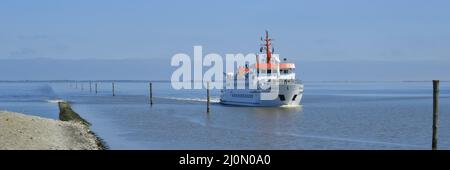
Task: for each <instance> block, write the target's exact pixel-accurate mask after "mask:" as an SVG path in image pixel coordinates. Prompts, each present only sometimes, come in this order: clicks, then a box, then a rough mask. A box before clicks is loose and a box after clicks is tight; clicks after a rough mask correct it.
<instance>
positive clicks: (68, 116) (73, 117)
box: [58, 102, 108, 150]
mask: <svg viewBox="0 0 450 170" xmlns="http://www.w3.org/2000/svg"><path fill="white" fill-rule="evenodd" d="M58 106H59V119H60V120H62V121H75V122H80V123H81V124H83V125H85V126H86V127H89V126H91V123H89V122H88V121H87V120H85V119H83V118H82V117H81V116H80V115H79V114H78V113H76V112H75V111H74V110H73V109H72V107H71V106H70V104H69V103H68V102H58ZM90 133H91V134H92V135H94V136H95V137H96V143H97V145H98V146H99V147H100V148H102V149H103V150H105V149H108V146H107V145H106V143H105V142H104V141H103V139H101V138H100V137H99V136H98V135H97V134H95V133H94V132H92V131H90Z"/></svg>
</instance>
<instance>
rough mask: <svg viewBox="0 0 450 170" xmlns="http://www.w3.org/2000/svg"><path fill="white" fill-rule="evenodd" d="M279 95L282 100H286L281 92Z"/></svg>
mask: <svg viewBox="0 0 450 170" xmlns="http://www.w3.org/2000/svg"><path fill="white" fill-rule="evenodd" d="M278 97H279V98H280V100H281V101H285V100H286V99H285V98H284V95H282V94H280V95H278Z"/></svg>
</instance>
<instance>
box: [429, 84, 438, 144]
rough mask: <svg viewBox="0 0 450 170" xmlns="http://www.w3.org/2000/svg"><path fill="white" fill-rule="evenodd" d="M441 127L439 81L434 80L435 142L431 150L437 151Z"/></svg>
mask: <svg viewBox="0 0 450 170" xmlns="http://www.w3.org/2000/svg"><path fill="white" fill-rule="evenodd" d="M438 127H439V80H433V141H432V144H431V149H433V150H437V142H438Z"/></svg>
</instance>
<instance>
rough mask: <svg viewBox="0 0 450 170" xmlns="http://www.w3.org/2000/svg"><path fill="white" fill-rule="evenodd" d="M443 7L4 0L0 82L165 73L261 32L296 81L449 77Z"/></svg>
mask: <svg viewBox="0 0 450 170" xmlns="http://www.w3.org/2000/svg"><path fill="white" fill-rule="evenodd" d="M448 6H450V1H444V0H429V1H425V0H396V1H389V0H379V1H370V0H342V1H325V0H318V1H306V0H302V1H282V2H279V1H270V0H258V1H256V0H250V1H236V0H231V1H214V2H212V1H204V0H193V1H182V0H170V1H160V2H155V1H133V2H129V1H115V0H114V1H106V0H100V1H87V0H80V1H71V2H69V1H51V0H42V1H28V2H25V1H15V0H14V1H12V0H5V1H2V2H0V22H1V23H2V27H0V71H1V72H0V80H26V79H28V80H42V79H83V77H89V79H124V78H125V79H128V78H129V79H170V74H171V71H172V70H173V69H174V68H173V67H170V62H169V61H170V58H171V57H172V56H173V55H175V54H177V53H186V54H191V53H192V52H193V46H195V45H202V46H203V49H204V54H207V53H218V54H221V55H223V54H227V53H234V54H235V53H244V54H247V53H254V52H257V51H258V50H259V45H260V42H259V38H260V36H261V35H262V34H263V33H264V30H269V32H270V34H271V36H272V37H273V38H274V39H275V41H274V46H275V51H276V53H279V54H280V55H281V56H282V57H287V58H288V59H289V60H291V61H294V62H296V64H297V65H298V67H297V73H298V75H299V78H300V79H303V80H306V81H308V80H313V81H315V80H320V81H327V80H331V81H333V80H337V79H339V80H350V81H357V80H361V81H366V80H380V81H384V80H385V81H390V80H393V81H404V80H431V79H441V80H449V79H450V74H448V73H450V69H449V68H448V66H450V50H449V49H448V47H449V45H450V22H448V21H449V20H450V12H448V9H447V7H448ZM272 11H273V12H272ZM138 60H141V61H142V62H138ZM155 63H156V64H155ZM58 64H59V65H58ZM152 67H155V68H152ZM42 69H43V70H42ZM83 69H84V70H89V72H88V71H78V70H83ZM113 69H116V71H114V70H113ZM161 70H168V71H167V72H161Z"/></svg>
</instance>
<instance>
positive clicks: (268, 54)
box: [264, 30, 272, 64]
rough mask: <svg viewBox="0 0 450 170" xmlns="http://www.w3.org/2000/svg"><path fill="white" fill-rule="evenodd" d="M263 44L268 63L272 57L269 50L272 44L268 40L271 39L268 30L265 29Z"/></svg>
mask: <svg viewBox="0 0 450 170" xmlns="http://www.w3.org/2000/svg"><path fill="white" fill-rule="evenodd" d="M264 41H265V44H264V46H265V47H266V54H267V60H266V61H267V64H270V58H271V57H272V52H271V51H270V46H271V45H272V44H271V42H270V41H272V39H270V38H269V31H267V30H266V38H265V39H264Z"/></svg>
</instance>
